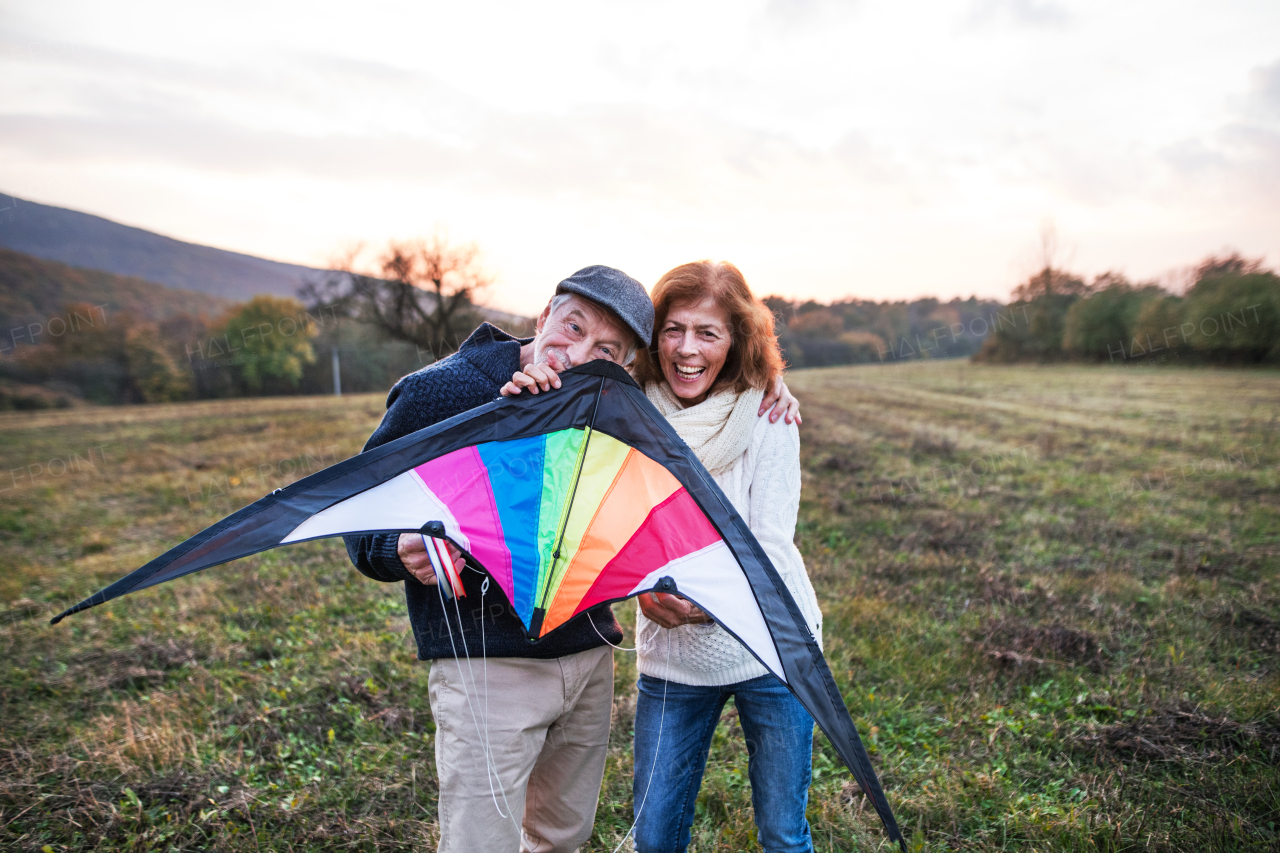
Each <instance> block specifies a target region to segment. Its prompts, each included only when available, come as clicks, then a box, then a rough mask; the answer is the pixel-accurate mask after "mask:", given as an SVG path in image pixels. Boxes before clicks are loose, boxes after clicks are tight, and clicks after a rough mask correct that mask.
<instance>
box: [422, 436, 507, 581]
mask: <svg viewBox="0 0 1280 853" xmlns="http://www.w3.org/2000/svg"><path fill="white" fill-rule="evenodd" d="M414 471H416V472H417V474H418V476H419V477H420V478H421V479H422V482H423V483H425V484H426V485H427V488H429V489H431V492H432V494H434V495H435V496H436V497H437V498H439V499H440V501H441V503H443V504H444V505H445V506H447V507H448V508H449V511H450V512H452V513H453V517H454V518H456V519H457V520H458V527H459V528H460V529H461V530H462V532H463V534H465V535H466V537H467V538H468V539H469V540H471V555H472V556H473V557H475V558H476V559H477V560H479V561H480V565H482V566H484V567H485V569H487V570H488V571H489V574H490V575H492V576H493V579H494V580H496V581H497V582H498V586H500V587H502V591H503V592H504V593H506V595H507V600H508V601H514V600H515V583H514V581H513V580H512V577H511V551H510V550H508V549H507V545H506V539H505V537H504V536H503V535H502V521H501V520H500V519H499V518H498V507H497V505H496V504H495V503H494V501H493V487H492V485H490V483H489V471H488V469H486V468H485V467H484V463H483V462H482V461H481V460H480V451H479V450H477V449H476V448H475V447H464V448H462V449H461V450H455V451H454V452H453V453H448V454H445V455H444V456H441V457H439V458H437V459H432V460H431V461H430V462H425V463H423V464H422V465H419V466H418V467H417V468H415V469H414Z"/></svg>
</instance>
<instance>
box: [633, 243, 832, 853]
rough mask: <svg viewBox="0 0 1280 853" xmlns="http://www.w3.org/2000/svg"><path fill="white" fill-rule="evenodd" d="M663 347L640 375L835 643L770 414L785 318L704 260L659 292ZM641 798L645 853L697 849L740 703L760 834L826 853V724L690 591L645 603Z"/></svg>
mask: <svg viewBox="0 0 1280 853" xmlns="http://www.w3.org/2000/svg"><path fill="white" fill-rule="evenodd" d="M652 296H653V305H654V329H655V337H656V346H655V347H654V348H652V349H651V350H650V351H648V352H644V353H641V354H639V355H638V356H637V358H636V365H635V370H634V373H635V378H636V381H637V382H639V383H640V385H641V386H642V387H643V388H644V389H645V394H646V395H648V397H649V400H650V401H651V402H652V403H653V404H654V405H655V406H656V407H657V408H658V410H659V411H660V412H662V413H663V415H665V416H666V418H667V420H668V421H670V423H671V425H672V427H674V428H675V431H676V433H677V434H679V435H680V437H681V438H683V439H684V440H685V442H686V443H687V444H688V445H689V446H690V448H692V449H693V452H694V454H696V455H697V457H698V459H699V460H700V461H701V462H702V464H703V465H704V466H705V467H706V468H707V470H708V471H710V473H711V476H712V477H713V478H714V479H715V481H716V483H717V484H718V485H719V486H720V488H721V489H722V490H723V491H724V493H725V495H727V496H728V498H729V500H730V501H731V502H732V503H733V506H734V508H735V509H736V510H737V511H738V514H739V515H741V516H742V517H743V519H744V520H745V521H746V522H747V525H748V526H749V527H750V528H751V532H752V533H753V534H755V537H756V539H757V540H758V541H759V542H760V545H761V547H762V548H763V549H764V552H765V554H767V555H768V557H769V559H770V561H771V562H772V563H773V565H774V567H775V568H776V569H777V570H778V574H779V575H781V577H782V579H783V581H784V582H785V583H786V585H787V588H788V589H789V590H790V591H791V595H792V597H794V598H795V600H796V603H797V604H798V605H799V606H800V611H801V612H802V613H803V614H804V616H805V619H806V621H807V622H808V623H809V624H810V625H811V626H812V627H813V632H814V636H815V637H817V638H818V642H819V643H821V642H822V612H821V610H820V609H819V608H818V601H817V598H816V596H815V595H814V593H813V586H812V585H811V584H810V583H809V576H808V575H807V574H806V573H805V568H804V562H803V560H802V559H801V557H800V552H799V550H797V548H796V546H795V543H794V542H793V536H794V535H795V527H796V516H797V514H798V512H799V508H800V435H799V432H798V430H797V429H796V427H795V425H794V424H792V425H788V424H786V423H781V422H779V423H770V422H768V421H767V420H763V419H760V418H757V417H756V416H755V415H756V411H757V409H758V407H759V404H760V399H761V396H762V395H763V389H765V388H767V387H770V385H771V383H772V382H773V380H774V377H776V376H777V375H778V374H779V373H780V372H781V370H782V355H781V353H780V352H779V350H778V341H777V337H776V336H775V335H774V331H773V315H772V313H771V312H770V311H769V309H768V308H767V307H765V305H764V304H763V303H761V302H760V300H759V299H757V298H755V296H753V295H752V293H751V290H750V288H749V287H748V286H747V283H746V281H745V280H744V279H743V276H742V273H741V272H739V271H738V268H737V267H735V266H733V265H732V264H729V263H724V262H721V263H713V262H710V261H698V262H695V263H690V264H684V265H683V266H679V267H676V268H675V269H673V270H671V271H670V272H668V273H667V274H666V275H664V276H663V277H662V279H661V280H660V281H659V282H658V283H657V285H655V286H654V289H653V293H652ZM639 603H640V613H639V614H637V617H636V623H637V624H636V634H637V646H638V651H639V669H640V673H641V674H640V684H639V688H640V696H639V701H638V704H637V706H636V722H635V731H636V739H635V780H634V783H633V784H634V789H633V790H634V797H635V808H636V811H637V821H636V849H637V850H638V851H639V853H666V851H683V850H684V849H685V848H686V847H688V844H689V837H690V827H691V826H692V823H693V813H694V805H695V803H696V801H697V797H698V789H699V787H700V786H701V784H702V774H703V770H704V769H705V767H706V762H707V753H708V750H709V749H710V746H711V737H712V735H713V734H714V733H715V729H716V724H717V722H718V721H719V719H720V712H721V710H722V709H723V707H724V705H725V702H726V701H728V699H729V697H730V696H732V697H733V699H734V705H735V706H736V708H737V711H738V719H739V722H740V723H741V725H742V733H743V736H744V737H745V738H746V743H747V755H748V773H749V776H750V780H751V802H752V806H753V807H754V810H755V820H756V827H757V829H758V833H757V837H758V839H759V842H760V845H761V847H763V848H764V850H765V851H767V853H784V851H785V853H793V851H795V852H796V853H799V851H810V850H812V849H813V846H812V842H811V841H810V838H809V823H808V821H807V820H806V819H805V807H806V805H807V803H808V798H809V782H810V777H811V770H812V768H811V759H812V750H813V720H812V718H810V716H809V714H808V713H807V712H806V711H805V710H804V708H803V706H801V704H800V703H799V702H798V701H797V700H796V698H795V697H794V696H792V695H791V692H790V691H788V690H787V688H786V687H785V686H784V685H783V684H782V682H780V681H779V680H778V679H776V678H774V677H773V676H772V675H769V674H768V673H767V672H766V670H765V668H764V667H763V666H762V665H761V664H760V663H759V662H758V661H757V660H756V659H755V658H754V657H752V655H751V653H750V652H748V651H747V650H746V648H745V647H743V646H742V645H741V644H740V643H739V642H738V641H737V640H735V639H734V638H733V637H732V636H730V635H729V634H728V633H727V632H726V631H724V629H722V628H720V627H719V626H718V625H716V624H715V623H713V622H711V620H710V619H708V618H707V617H706V616H705V615H704V614H703V613H702V612H701V611H700V610H699V609H698V608H697V607H695V606H693V605H692V604H691V603H690V602H688V601H684V600H683V599H679V598H677V597H676V596H672V595H666V594H658V593H646V594H643V595H641V596H640V599H639Z"/></svg>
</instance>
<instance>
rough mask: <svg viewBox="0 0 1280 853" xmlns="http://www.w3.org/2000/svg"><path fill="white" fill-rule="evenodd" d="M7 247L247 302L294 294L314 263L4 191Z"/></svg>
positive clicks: (0, 235)
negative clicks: (202, 242)
mask: <svg viewBox="0 0 1280 853" xmlns="http://www.w3.org/2000/svg"><path fill="white" fill-rule="evenodd" d="M0 207H3V208H6V209H4V210H0V214H3V224H2V225H0V247H3V248H6V249H12V250H14V251H17V252H23V253H25V254H28V255H34V256H35V257H37V258H44V259H46V260H51V261H59V262H61V263H64V264H70V265H72V266H76V267H86V268H89V269H97V270H105V271H106V272H110V273H115V274H116V275H122V276H135V277H137V278H142V279H146V280H147V281H153V282H157V283H159V284H163V285H165V286H167V287H175V288H180V289H182V290H194V291H198V292H200V293H209V294H213V295H214V296H220V297H222V298H224V299H231V300H237V301H239V300H245V299H250V298H252V297H254V296H256V295H258V294H260V293H268V294H272V295H275V296H294V295H295V294H296V293H297V290H298V288H299V287H300V286H301V285H302V284H303V283H304V281H305V279H306V277H307V276H309V275H314V274H315V273H317V272H319V271H318V270H314V269H312V268H310V267H304V266H298V265H296V264H286V263H281V262H279V261H269V260H266V259H265V258H255V257H253V256H252V255H242V254H240V253H238V252H228V251H225V250H223V249H215V248H212V247H210V246H199V245H196V244H194V243H184V242H183V241H181V240H174V239H173V238H171V237H164V236H162V235H160V234H156V233H153V232H151V231H144V230H143V229H141V228H133V227H131V226H128V225H121V224H120V223H118V222H112V221H111V220H110V219H103V218H102V217H100V216H93V215H91V214H88V213H81V212H79V211H76V210H67V209H65V208H61V207H51V206H49V205H44V204H37V203H35V202H32V201H26V200H25V199H20V198H14V197H13V196H4V195H0Z"/></svg>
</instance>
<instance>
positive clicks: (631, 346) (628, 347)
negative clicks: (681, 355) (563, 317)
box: [551, 293, 636, 367]
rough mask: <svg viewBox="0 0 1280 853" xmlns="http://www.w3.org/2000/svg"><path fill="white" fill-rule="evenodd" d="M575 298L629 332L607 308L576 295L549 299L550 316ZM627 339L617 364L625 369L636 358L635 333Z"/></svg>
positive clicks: (565, 294) (568, 294)
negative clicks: (597, 310)
mask: <svg viewBox="0 0 1280 853" xmlns="http://www.w3.org/2000/svg"><path fill="white" fill-rule="evenodd" d="M575 297H577V298H578V299H582V300H585V301H587V302H590V303H591V304H592V305H594V306H595V307H596V308H599V309H600V310H601V311H603V312H604V313H605V314H606V315H607V316H609V317H611V318H613V320H614V321H615V322H616V323H618V325H620V326H621V327H622V328H624V329H626V330H627V331H628V332H631V329H630V328H628V327H627V325H626V324H625V323H622V322H620V321H619V320H618V317H617V315H616V314H615V313H614V312H613V311H611V310H609V308H608V307H607V306H604V305H601V304H600V303H599V302H596V301H595V300H594V299H588V298H587V297H585V296H578V294H576V293H557V294H556V295H555V296H553V297H551V314H552V315H554V314H555V313H556V312H557V311H559V310H560V308H561V307H562V306H563V305H564V304H565V303H566V302H568V301H569V300H570V299H573V298H575ZM628 337H630V340H629V341H628V342H627V343H625V344H624V349H623V352H625V353H626V355H625V356H623V358H622V360H621V361H619V362H618V363H619V364H621V365H622V366H623V367H626V366H628V365H629V364H631V362H632V361H634V360H635V357H636V337H635V333H634V332H632V334H631V335H629V336H628Z"/></svg>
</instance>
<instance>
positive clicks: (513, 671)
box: [428, 646, 613, 853]
mask: <svg viewBox="0 0 1280 853" xmlns="http://www.w3.org/2000/svg"><path fill="white" fill-rule="evenodd" d="M487 669H488V673H487V678H488V689H487V690H486V688H485V678H486V672H485V670H486V662H485V661H483V660H479V659H473V660H472V661H471V662H470V667H468V663H467V660H466V659H465V658H464V659H462V660H452V659H441V660H437V661H435V662H434V663H433V664H432V665H431V676H430V678H429V679H428V685H429V688H430V694H431V713H432V714H433V715H434V716H435V720H436V772H437V774H438V776H439V778H440V809H439V811H440V848H439V849H440V853H516V851H517V850H519V851H526V853H572V851H574V850H576V849H577V848H578V847H579V846H580V845H581V844H582V843H583V842H585V841H586V840H587V839H588V838H589V837H591V827H592V824H594V823H595V817H596V802H597V800H598V799H599V797H600V782H601V780H602V779H603V778H604V761H605V752H606V750H607V748H608V746H609V720H610V717H611V715H612V711H613V650H612V649H610V648H609V647H608V646H604V647H601V648H599V649H591V650H590V651H585V652H579V653H578V654H574V655H566V656H565V657H562V658H556V659H554V660H530V659H528V658H491V659H489V660H488V662H487ZM473 677H474V684H473V683H472V678H473ZM468 699H469V700H470V701H468ZM486 736H487V738H488V743H489V751H490V753H491V755H492V761H493V764H492V766H491V767H490V768H488V771H486V766H485V765H486V762H485V747H484V740H485V737H486ZM491 782H492V785H493V787H492V789H491V788H490V783H491ZM495 794H496V798H497V801H498V805H497V808H495V806H494V798H495ZM504 795H505V799H504ZM498 808H501V809H502V812H503V813H505V814H507V815H508V816H507V817H505V818H504V817H502V816H501V815H500V814H499V813H498ZM508 809H509V810H508ZM522 830H523V831H522Z"/></svg>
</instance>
